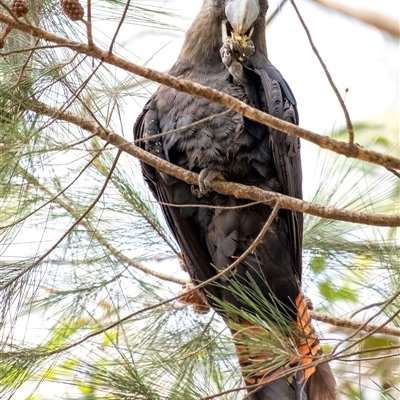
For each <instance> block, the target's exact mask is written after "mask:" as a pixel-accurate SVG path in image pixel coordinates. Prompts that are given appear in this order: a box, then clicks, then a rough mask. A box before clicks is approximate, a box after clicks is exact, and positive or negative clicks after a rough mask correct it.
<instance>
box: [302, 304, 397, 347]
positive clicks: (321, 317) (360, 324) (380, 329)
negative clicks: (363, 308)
mask: <svg viewBox="0 0 400 400" xmlns="http://www.w3.org/2000/svg"><path fill="white" fill-rule="evenodd" d="M310 314H311V317H312V318H313V319H314V320H316V321H320V322H324V323H326V324H330V325H334V326H337V327H340V328H349V329H355V330H360V331H364V332H373V333H381V334H385V335H392V336H397V337H400V328H396V327H390V326H382V325H381V324H379V325H378V324H372V323H367V324H366V323H365V322H364V321H354V320H352V319H349V318H339V317H332V316H330V315H326V314H321V313H317V312H315V311H310ZM346 340H347V339H346Z"/></svg>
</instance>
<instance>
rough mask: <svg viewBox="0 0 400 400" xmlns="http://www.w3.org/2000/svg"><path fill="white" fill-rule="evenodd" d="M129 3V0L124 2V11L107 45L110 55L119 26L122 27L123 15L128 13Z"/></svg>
mask: <svg viewBox="0 0 400 400" xmlns="http://www.w3.org/2000/svg"><path fill="white" fill-rule="evenodd" d="M130 5H131V0H128V1H127V2H126V4H125V8H124V12H123V13H122V16H121V19H120V20H119V22H118V26H117V28H116V29H115V32H114V36H113V38H112V40H111V43H110V47H109V49H108V53H109V54H110V55H111V54H112V51H113V47H114V44H115V41H116V40H117V36H118V33H119V31H120V29H121V27H122V24H123V22H124V21H125V17H126V14H127V13H128V10H129V6H130Z"/></svg>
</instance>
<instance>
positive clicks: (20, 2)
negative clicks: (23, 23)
mask: <svg viewBox="0 0 400 400" xmlns="http://www.w3.org/2000/svg"><path fill="white" fill-rule="evenodd" d="M9 7H10V10H11V11H12V12H13V13H14V15H15V16H16V17H17V18H21V17H23V16H24V15H25V14H27V13H28V11H29V9H28V6H27V4H26V2H25V0H12V2H11V3H10V4H9Z"/></svg>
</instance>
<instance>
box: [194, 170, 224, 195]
mask: <svg viewBox="0 0 400 400" xmlns="http://www.w3.org/2000/svg"><path fill="white" fill-rule="evenodd" d="M214 180H220V181H224V180H225V178H224V177H223V176H222V174H221V173H220V172H218V171H214V170H212V169H208V168H204V169H203V170H202V171H201V172H200V174H199V191H200V193H201V194H202V195H203V196H204V195H205V194H208V193H209V192H211V184H212V182H213V181H214Z"/></svg>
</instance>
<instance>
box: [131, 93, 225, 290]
mask: <svg viewBox="0 0 400 400" xmlns="http://www.w3.org/2000/svg"><path fill="white" fill-rule="evenodd" d="M159 123H160V121H159V117H158V112H157V107H156V105H155V98H154V97H153V98H152V99H150V100H149V102H148V103H147V104H146V106H145V107H144V109H143V111H142V113H141V114H140V115H139V116H138V118H137V121H136V124H135V127H134V138H135V140H139V141H140V142H139V143H138V145H139V146H141V147H142V148H144V149H146V150H147V151H149V152H151V153H153V154H156V155H158V156H159V157H161V158H164V159H165V158H166V153H165V152H164V145H163V141H162V138H160V139H159V140H157V139H156V140H154V139H153V140H150V139H151V138H152V136H154V135H158V134H160V127H159ZM167 156H168V155H167ZM141 167H142V172H143V176H144V179H145V181H146V183H147V185H148V186H149V188H150V191H151V192H152V194H153V196H154V197H155V199H156V200H157V201H158V202H159V203H160V207H161V208H162V211H163V214H164V216H165V218H166V221H167V224H168V226H169V228H170V230H171V232H172V234H173V236H174V237H175V239H176V240H177V242H178V245H179V247H180V248H181V249H182V251H183V253H182V255H183V257H184V260H183V261H184V264H185V267H186V268H187V269H188V270H189V271H188V272H189V274H190V276H191V277H192V279H193V280H194V281H198V282H204V281H206V280H207V279H210V278H212V277H213V276H214V275H215V268H214V267H213V266H212V260H211V257H210V255H209V252H208V250H207V246H206V244H205V243H204V240H202V236H203V235H204V231H205V230H206V229H207V225H208V223H209V221H210V219H211V215H210V214H211V213H212V211H210V209H209V208H206V207H204V208H201V207H200V208H199V207H196V208H195V207H188V206H189V205H190V204H193V205H196V204H201V203H202V201H201V199H197V198H196V197H195V196H193V194H192V193H191V189H190V186H189V185H188V184H186V183H185V182H183V181H180V180H178V179H175V178H173V177H171V176H168V175H166V174H164V173H162V172H160V171H158V170H156V169H155V168H153V167H151V166H149V165H146V164H144V163H141ZM174 204H175V205H176V206H175V207H174V206H168V205H174ZM179 205H183V207H180V206H179ZM207 290H208V292H209V293H211V294H212V295H214V296H216V297H220V296H221V295H220V293H219V289H218V288H216V287H214V286H213V287H208V288H207Z"/></svg>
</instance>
